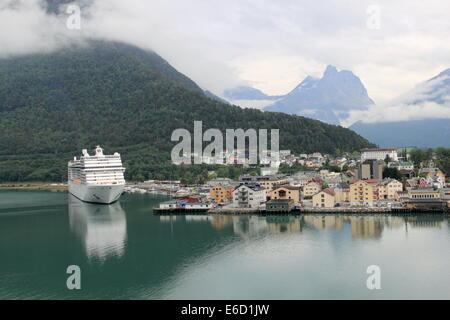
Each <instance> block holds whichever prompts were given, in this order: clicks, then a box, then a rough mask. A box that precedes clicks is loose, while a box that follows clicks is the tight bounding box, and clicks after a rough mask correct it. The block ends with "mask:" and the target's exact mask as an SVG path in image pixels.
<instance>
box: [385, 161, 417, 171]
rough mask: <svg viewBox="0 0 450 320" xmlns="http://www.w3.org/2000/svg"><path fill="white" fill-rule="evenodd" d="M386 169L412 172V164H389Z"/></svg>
mask: <svg viewBox="0 0 450 320" xmlns="http://www.w3.org/2000/svg"><path fill="white" fill-rule="evenodd" d="M388 167H389V168H397V169H398V170H407V171H412V170H414V164H413V163H411V162H389V163H388Z"/></svg>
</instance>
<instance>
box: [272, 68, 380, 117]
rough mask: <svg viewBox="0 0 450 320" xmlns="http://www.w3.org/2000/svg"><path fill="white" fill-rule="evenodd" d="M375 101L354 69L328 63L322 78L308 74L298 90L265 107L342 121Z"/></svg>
mask: <svg viewBox="0 0 450 320" xmlns="http://www.w3.org/2000/svg"><path fill="white" fill-rule="evenodd" d="M373 103H374V102H373V100H372V99H371V98H370V97H369V95H368V94H367V90H366V88H365V87H364V85H363V83H362V82H361V80H360V79H359V78H358V77H357V76H356V75H354V74H353V72H351V71H348V70H342V71H338V70H337V69H336V67H334V66H328V67H327V68H326V70H325V72H324V74H323V76H322V78H313V77H311V76H308V77H306V78H305V79H304V80H303V81H302V82H301V83H300V84H299V85H298V86H297V87H296V88H295V89H294V90H292V91H291V92H289V93H288V94H287V95H285V96H283V97H281V98H280V99H279V100H278V101H276V102H275V103H274V104H273V105H270V106H268V107H266V108H265V109H264V110H266V111H277V112H284V113H288V114H297V115H303V116H306V117H309V118H314V119H318V120H321V121H324V122H328V123H333V124H339V123H340V121H341V120H343V119H346V118H347V116H348V113H349V112H350V111H351V110H366V109H367V108H368V106H369V105H372V104H373Z"/></svg>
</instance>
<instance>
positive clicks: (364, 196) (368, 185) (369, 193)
mask: <svg viewBox="0 0 450 320" xmlns="http://www.w3.org/2000/svg"><path fill="white" fill-rule="evenodd" d="M378 182H379V180H377V179H373V180H358V181H355V182H354V183H352V184H350V203H351V204H353V205H369V206H371V205H373V204H374V202H375V201H378V186H377V184H378Z"/></svg>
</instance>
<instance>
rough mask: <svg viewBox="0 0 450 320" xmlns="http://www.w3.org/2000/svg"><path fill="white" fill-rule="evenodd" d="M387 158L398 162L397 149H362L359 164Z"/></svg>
mask: <svg viewBox="0 0 450 320" xmlns="http://www.w3.org/2000/svg"><path fill="white" fill-rule="evenodd" d="M386 156H389V158H390V159H391V161H395V162H397V161H398V155H397V149H363V150H361V162H364V161H366V160H384V159H386Z"/></svg>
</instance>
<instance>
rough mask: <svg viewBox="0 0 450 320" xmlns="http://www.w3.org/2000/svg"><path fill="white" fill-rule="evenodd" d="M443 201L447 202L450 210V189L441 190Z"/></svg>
mask: <svg viewBox="0 0 450 320" xmlns="http://www.w3.org/2000/svg"><path fill="white" fill-rule="evenodd" d="M440 191H441V199H442V200H444V201H446V202H447V207H449V208H450V188H444V189H441V190H440Z"/></svg>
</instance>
